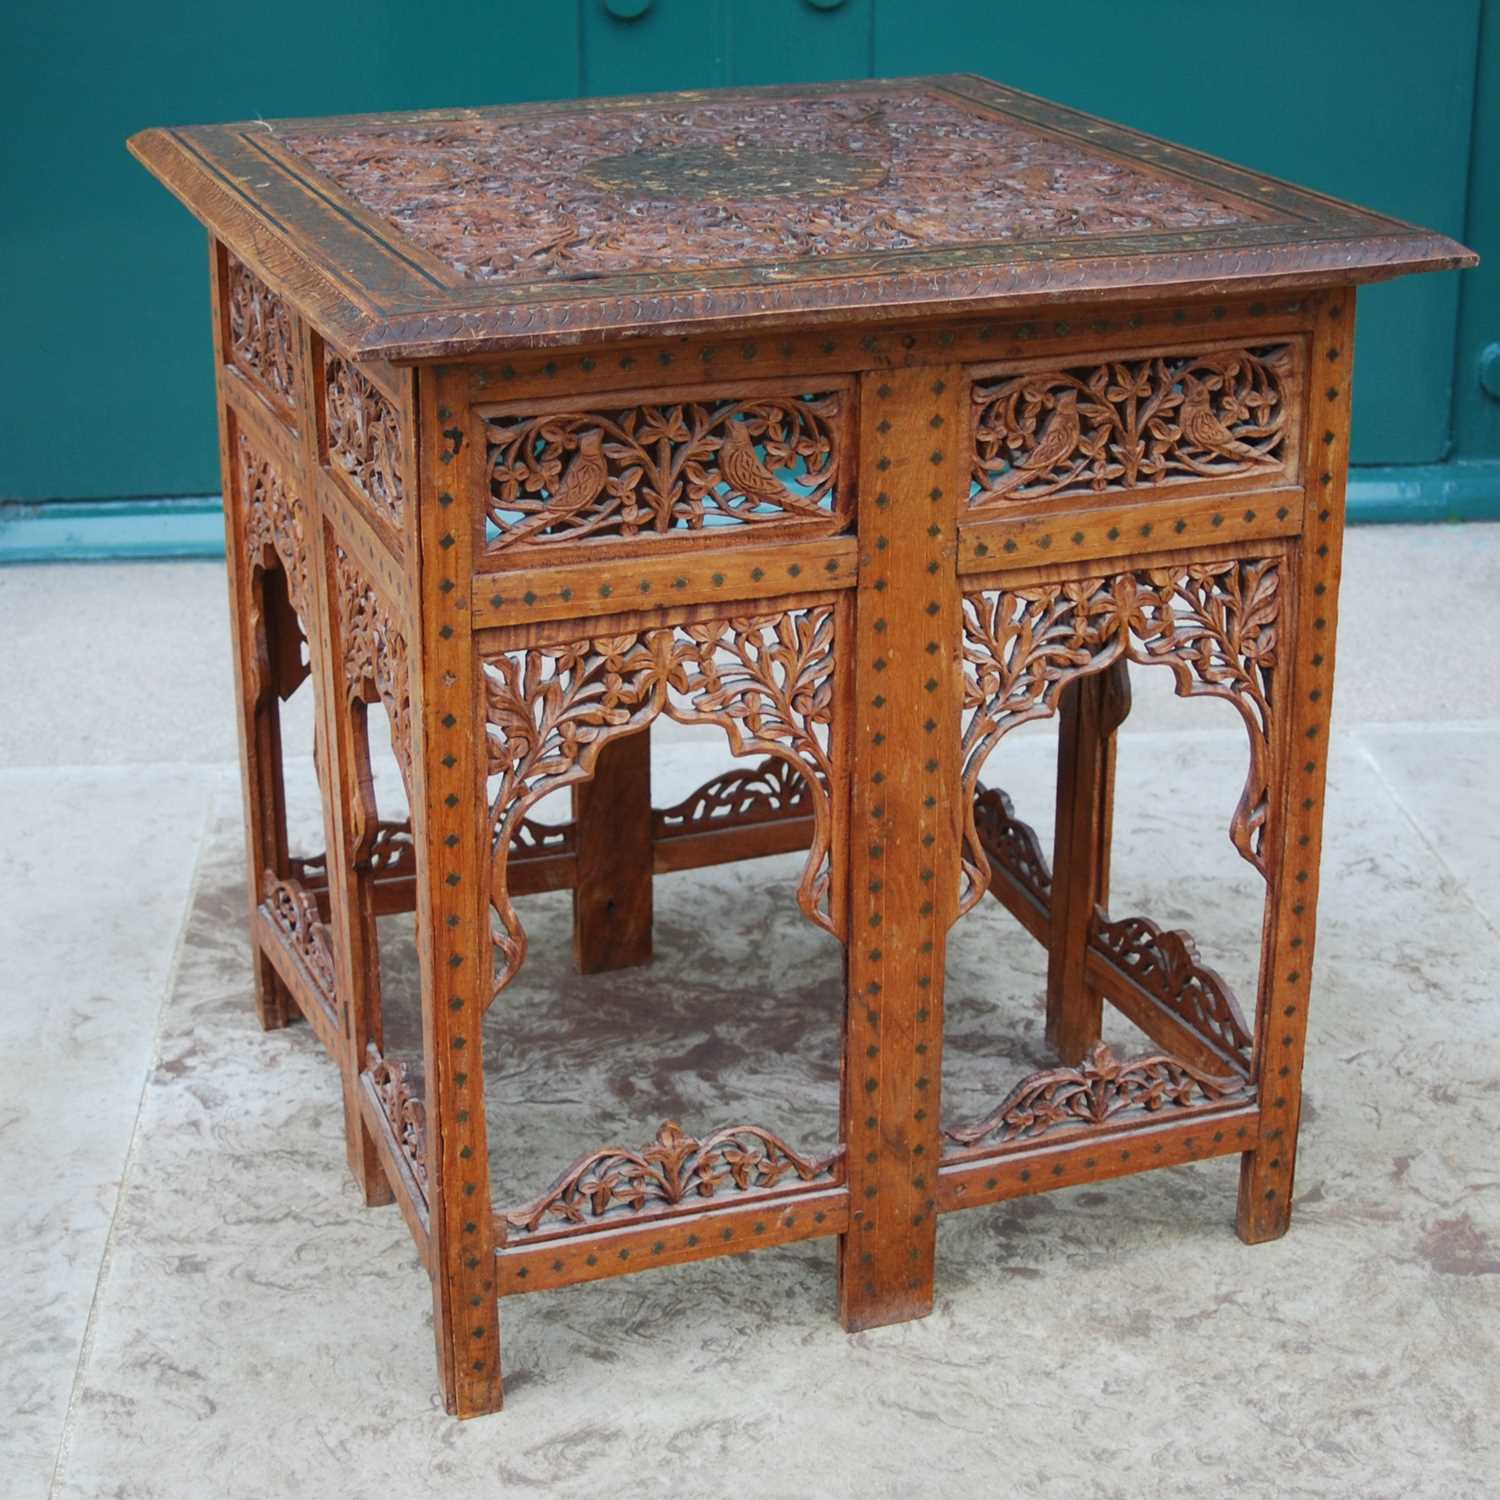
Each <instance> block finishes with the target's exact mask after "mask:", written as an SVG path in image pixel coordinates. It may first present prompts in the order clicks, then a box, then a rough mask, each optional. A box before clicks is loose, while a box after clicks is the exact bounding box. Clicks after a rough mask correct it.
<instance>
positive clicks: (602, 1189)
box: [504, 1120, 843, 1234]
mask: <svg viewBox="0 0 1500 1500" xmlns="http://www.w3.org/2000/svg"><path fill="white" fill-rule="evenodd" d="M790 1177H795V1178H796V1179H797V1180H798V1181H800V1182H808V1183H811V1182H818V1181H820V1180H824V1181H827V1182H828V1183H830V1184H833V1183H837V1182H841V1181H842V1180H843V1148H842V1147H840V1148H839V1149H837V1150H835V1151H833V1152H830V1153H829V1154H828V1155H827V1156H822V1157H817V1158H812V1157H807V1156H803V1155H802V1154H801V1153H800V1152H798V1151H794V1150H793V1149H792V1148H791V1147H790V1146H788V1145H787V1143H786V1142H785V1141H784V1140H782V1139H781V1137H780V1136H776V1135H772V1133H771V1132H770V1131H769V1130H765V1129H762V1128H761V1127H760V1126H759V1125H726V1126H725V1127H724V1128H723V1129H721V1130H716V1131H714V1132H713V1133H712V1134H711V1135H706V1136H704V1137H703V1139H702V1140H697V1139H695V1138H694V1137H693V1136H690V1135H687V1134H685V1133H684V1132H683V1130H682V1127H681V1126H680V1125H678V1123H677V1122H676V1121H675V1120H668V1121H667V1122H666V1123H665V1124H664V1125H663V1126H662V1127H661V1129H660V1130H658V1131H657V1132H656V1139H655V1140H654V1141H652V1142H651V1144H650V1145H649V1146H643V1147H642V1148H641V1149H639V1150H634V1151H633V1150H630V1149H629V1148H627V1147H623V1146H608V1147H606V1148H605V1149H604V1150H602V1151H591V1152H589V1153H588V1155H586V1156H581V1157H579V1158H578V1160H577V1161H575V1162H574V1163H573V1164H572V1166H570V1167H568V1168H567V1170H566V1171H564V1172H563V1174H562V1175H561V1176H560V1177H559V1178H558V1179H557V1180H556V1182H554V1183H553V1184H552V1186H551V1187H550V1188H548V1189H547V1191H546V1192H545V1193H542V1194H541V1195H540V1196H539V1197H537V1198H533V1199H532V1200H531V1202H530V1203H526V1204H523V1205H522V1206H521V1207H520V1208H516V1209H512V1210H510V1211H509V1212H508V1213H506V1214H505V1215H504V1220H505V1224H506V1226H507V1227H508V1228H509V1229H512V1230H514V1231H516V1232H517V1233H519V1234H535V1233H537V1231H538V1230H540V1229H541V1228H542V1227H543V1226H544V1224H548V1223H549V1222H551V1221H557V1222H560V1223H562V1224H566V1225H577V1224H586V1223H588V1222H589V1221H590V1220H599V1219H604V1218H606V1217H607V1216H609V1215H611V1214H613V1215H615V1216H617V1217H619V1216H622V1213H629V1214H632V1215H633V1214H639V1213H642V1212H647V1211H650V1210H652V1209H663V1208H676V1207H678V1206H679V1205H681V1204H684V1203H689V1202H691V1201H692V1200H693V1199H696V1198H712V1197H714V1196H715V1195H716V1194H718V1193H720V1192H723V1191H729V1192H741V1193H747V1192H764V1191H768V1190H770V1189H772V1188H775V1187H776V1186H777V1185H778V1184H779V1183H781V1182H783V1181H784V1180H786V1179H787V1178H790Z"/></svg>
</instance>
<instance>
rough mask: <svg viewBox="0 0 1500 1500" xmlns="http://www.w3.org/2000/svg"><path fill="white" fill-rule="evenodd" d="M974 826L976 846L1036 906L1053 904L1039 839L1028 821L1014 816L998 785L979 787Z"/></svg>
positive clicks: (1013, 811)
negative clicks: (977, 845)
mask: <svg viewBox="0 0 1500 1500" xmlns="http://www.w3.org/2000/svg"><path fill="white" fill-rule="evenodd" d="M974 829H975V832H976V833H977V835H978V839H979V847H980V848H981V849H983V850H984V852H985V853H986V854H987V855H988V856H989V857H990V860H991V861H992V862H993V863H994V864H997V865H999V866H1000V867H1001V869H1003V870H1004V871H1005V872H1006V874H1008V875H1009V876H1010V878H1011V879H1012V880H1014V881H1015V883H1016V884H1017V885H1018V886H1020V887H1021V889H1022V890H1023V891H1025V892H1026V893H1027V895H1029V896H1030V897H1031V899H1032V900H1033V901H1035V902H1036V904H1037V905H1038V906H1041V907H1044V908H1050V907H1051V904H1052V869H1051V867H1050V866H1049V865H1048V863H1047V856H1046V855H1045V854H1043V853H1042V845H1041V840H1040V839H1038V838H1037V835H1036V830H1035V829H1034V828H1033V827H1032V826H1031V824H1030V823H1023V822H1022V821H1021V820H1020V819H1019V818H1018V817H1017V816H1016V809H1015V805H1014V804H1013V803H1012V802H1011V800H1010V798H1009V797H1008V796H1006V794H1005V793H1004V792H1002V791H1001V790H1000V788H999V787H984V786H981V787H980V788H979V792H978V795H977V796H976V797H975V798H974Z"/></svg>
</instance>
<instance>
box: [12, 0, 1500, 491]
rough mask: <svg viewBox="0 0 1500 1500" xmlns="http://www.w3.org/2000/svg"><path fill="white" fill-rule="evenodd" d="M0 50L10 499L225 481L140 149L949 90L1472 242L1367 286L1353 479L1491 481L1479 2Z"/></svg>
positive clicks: (419, 21) (1499, 367) (1498, 25)
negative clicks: (864, 86)
mask: <svg viewBox="0 0 1500 1500" xmlns="http://www.w3.org/2000/svg"><path fill="white" fill-rule="evenodd" d="M7 30H8V34H9V38H10V41H11V45H10V46H9V47H8V48H7V49H5V52H6V55H5V56H4V58H3V60H0V82H3V85H4V90H5V94H4V96H5V98H6V99H7V101H8V105H9V110H10V115H11V118H12V120H13V121H18V122H21V124H20V125H19V127H13V128H12V129H10V130H8V131H7V132H6V135H5V140H4V144H3V146H0V151H3V152H4V154H5V156H4V161H5V165H4V177H3V185H4V192H5V198H4V201H5V206H6V211H5V214H4V219H3V224H0V236H3V245H4V262H3V263H4V269H5V275H4V278H3V283H0V284H3V288H4V290H3V292H0V296H3V297H4V299H5V305H4V307H3V313H4V327H5V328H6V330H7V332H8V334H9V337H10V340H11V343H10V358H9V359H8V360H7V361H6V362H5V370H6V373H5V379H6V381H7V384H8V387H9V388H8V390H7V391H6V392H5V403H4V408H3V409H4V411H5V412H6V414H7V420H8V421H9V422H10V423H11V424H12V425H11V427H10V430H9V431H8V432H7V433H6V434H5V440H4V442H3V444H0V499H12V500H42V499H47V498H54V497H55V498H62V499H68V500H89V499H95V498H106V497H110V498H118V497H129V496H144V497H160V496H170V495H209V494H212V493H214V492H215V491H216V490H217V488H218V479H217V474H216V454H215V447H214V417H213V408H212V399H211V390H210V380H209V368H208V365H209V337H208V318H207V306H206V291H205V287H206V277H205V275H204V271H205V265H204V248H203V238H202V234H201V232H200V231H199V230H198V229H197V227H196V226H195V225H193V224H192V223H191V221H190V220H189V219H188V218H187V216H186V215H185V214H184V213H183V212H182V210H181V209H180V208H178V207H177V205H176V204H175V203H173V202H172V201H171V200H170V199H168V197H167V196H166V195H165V194H164V193H162V192H161V190H160V188H158V187H157V186H156V185H155V184H154V183H152V182H151V181H150V179H149V178H148V177H147V176H146V174H145V173H144V172H142V171H141V170H140V169H139V168H138V167H137V166H136V165H135V164H134V163H133V162H132V161H130V159H129V158H128V157H127V156H126V154H125V151H124V147H123V144H122V142H123V140H124V138H125V136H126V135H127V134H128V133H130V132H131V131H134V130H137V129H139V128H141V127H143V126H146V125H152V124H161V123H185V122H194V121H204V120H212V119H235V118H246V117H253V116H255V115H266V116H277V115H297V114H325V113H340V112H346V111H348V112H352V111H364V110H375V109H393V108H413V107H422V106H435V105H443V104H483V103H495V102H502V101H511V100H520V99H533V98H549V97H566V96H570V95H574V94H608V93H625V92H634V91H637V90H644V89H671V88H695V87H708V86H712V85H716V84H725V83H730V84H735V83H740V84H748V83H780V82H794V81H807V80H814V79H825V78H842V77H859V76H870V75H874V76H883V75H896V74H908V73H921V72H959V71H969V72H979V73H986V74H989V75H990V76H992V77H996V78H1000V79H1003V80H1005V81H1006V82H1008V83H1011V84H1014V85H1016V86H1018V87H1021V88H1026V89H1029V90H1032V91H1033V92H1036V93H1039V94H1044V95H1047V96H1050V97H1053V98H1056V99H1060V100H1062V101H1064V102H1066V103H1068V104H1072V105H1076V106H1078V107H1080V108H1083V109H1087V110H1091V111H1093V112H1095V113H1099V114H1103V115H1106V116H1110V117H1113V118H1115V119H1119V120H1123V121H1126V122H1128V123H1130V124H1133V125H1137V126H1139V127H1140V128H1141V129H1143V130H1147V131H1150V132H1152V133H1155V134H1159V135H1163V136H1167V137H1169V138H1171V139H1174V140H1180V141H1183V142H1186V143H1187V144H1189V145H1193V146H1196V147H1199V148H1201V149H1204V150H1207V151H1211V152H1214V153H1217V154H1219V155H1223V156H1228V157H1232V158H1234V159H1235V160H1237V161H1242V162H1244V163H1246V164H1247V165H1249V166H1251V167H1254V168H1256V169H1257V170H1261V171H1268V172H1272V173H1275V174H1277V175H1280V176H1284V177H1289V178H1292V179H1295V180H1296V181H1299V182H1302V183H1306V184H1308V185H1311V186H1313V187H1317V188H1321V189H1323V190H1325V191H1327V192H1330V193H1333V194H1336V195H1338V196H1340V197H1347V198H1351V199H1354V200H1355V201H1357V202H1360V203H1365V204H1368V205H1370V206H1372V207H1374V208H1377V209H1380V210H1382V211H1383V212H1386V213H1391V214H1395V215H1397V216H1399V217H1402V218H1407V219H1412V220H1416V221H1418V222H1420V223H1422V224H1425V225H1429V226H1431V227H1433V228H1435V229H1439V230H1442V231H1443V232H1445V233H1447V234H1451V235H1454V236H1456V237H1458V238H1462V239H1467V240H1468V242H1469V243H1471V244H1474V245H1475V246H1476V248H1478V249H1479V250H1480V252H1481V254H1482V255H1483V254H1485V252H1486V251H1488V250H1491V248H1492V247H1493V250H1494V255H1493V257H1492V260H1493V262H1494V264H1486V265H1485V266H1482V267H1481V268H1480V269H1479V270H1478V271H1475V272H1469V273H1467V274H1466V279H1461V278H1460V277H1459V276H1457V275H1454V274H1449V275H1443V276H1428V277H1420V278H1414V279H1412V280H1410V281H1408V282H1403V283H1399V284H1396V285H1392V286H1386V287H1375V288H1372V289H1370V290H1369V291H1368V292H1366V293H1365V294H1363V296H1362V299H1361V316H1360V327H1359V342H1360V362H1359V379H1358V384H1357V389H1356V412H1355V422H1356V439H1355V458H1356V461H1357V462H1358V463H1360V464H1362V465H1374V466H1382V468H1381V471H1380V473H1381V475H1382V476H1384V478H1385V479H1386V480H1390V479H1391V476H1395V477H1396V479H1397V480H1400V479H1401V478H1402V476H1411V479H1410V484H1412V485H1416V486H1417V488H1418V489H1421V486H1422V485H1424V484H1426V485H1429V487H1430V485H1431V484H1432V483H1437V485H1438V489H1437V490H1434V491H1433V493H1434V494H1436V493H1438V492H1439V491H1440V490H1441V489H1442V485H1443V484H1444V483H1446V484H1447V485H1448V490H1447V491H1446V492H1444V493H1449V494H1450V497H1451V491H1452V483H1453V476H1455V475H1461V474H1463V473H1468V472H1471V471H1472V472H1473V473H1474V474H1478V475H1480V476H1482V477H1483V476H1490V477H1491V478H1493V475H1494V471H1495V470H1500V395H1491V394H1489V393H1487V392H1486V390H1485V389H1484V387H1483V385H1482V384H1481V379H1480V365H1481V362H1482V356H1483V354H1484V351H1485V350H1486V349H1487V348H1488V347H1489V346H1490V345H1492V344H1496V343H1497V342H1500V35H1497V33H1500V0H1444V3H1442V4H1426V5H1413V4H1410V3H1406V0H1328V3H1324V4H1321V5H1317V6H1309V5H1307V4H1305V3H1298V0H1258V3H1257V4H1255V5H1250V6H1242V7H1234V8H1229V7H1225V6H1222V5H1218V4H1215V3H1212V0H1178V3H1175V4H1171V5H1158V6H1151V7H1146V6H1125V5H1120V4H1119V3H1118V0H1072V3H1071V4H1069V5H1068V6H1066V7H1058V6H1037V5H1034V4H1027V5H1022V4H1018V3H1014V0H924V3H921V4H915V3H898V0H576V3H573V0H569V3H560V0H529V3H514V0H490V3H481V0H458V3H448V4H434V5H428V6H413V5H410V4H406V3H402V0H360V3H358V4H354V3H352V0H325V3H323V4H320V5H317V6H308V5H305V4H302V3H300V0H262V3H261V4H260V5H258V6H255V7H246V6H233V7H231V6H228V5H224V4H222V3H218V4H216V3H212V0H209V3H200V4H197V5H187V4H182V3H176V4H168V3H163V0H148V3H147V4H145V5H141V6H136V7H131V8H121V7H115V6H109V5H105V4H103V3H98V0H96V3H92V4H86V5H72V6H50V7H29V8H27V9H26V10H24V11H23V12H21V13H19V14H18V16H17V17H15V18H13V20H12V21H11V23H10V25H9V27H8V28H7ZM1487 241H1488V243H1486V242H1487ZM1493 363H1494V364H1495V365H1496V368H1495V370H1494V373H1493V377H1492V378H1493V383H1494V385H1495V388H1496V391H1497V392H1500V358H1497V359H1496V360H1495V361H1494V362H1493ZM1465 466H1469V467H1468V468H1466V467H1465ZM1491 466H1493V469H1492V467H1491ZM1433 475H1438V476H1440V478H1439V480H1437V481H1433V480H1432V476H1433ZM1488 483H1489V481H1488V480H1486V485H1488ZM1409 487H1410V486H1409ZM1470 488H1471V489H1472V488H1473V486H1472V485H1471V486H1470ZM1412 493H1413V494H1416V493H1417V491H1416V490H1413V491H1412ZM1423 493H1424V494H1425V493H1426V491H1423ZM1485 493H1486V494H1488V495H1489V496H1490V501H1489V504H1490V505H1491V506H1493V507H1494V510H1493V511H1492V513H1500V479H1495V480H1494V488H1492V489H1491V488H1488V487H1486V489H1485ZM1418 498H1419V499H1420V498H1421V497H1420V496H1418ZM1469 508H1470V509H1473V508H1474V507H1473V506H1472V505H1470V506H1469ZM1479 508H1480V509H1483V508H1484V505H1483V496H1481V503H1480V506H1479Z"/></svg>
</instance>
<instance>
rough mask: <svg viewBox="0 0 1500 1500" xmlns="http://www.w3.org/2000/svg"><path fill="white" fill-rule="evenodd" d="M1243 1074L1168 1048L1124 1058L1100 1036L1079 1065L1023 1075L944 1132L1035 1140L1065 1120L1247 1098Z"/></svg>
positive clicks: (953, 1136) (963, 1142)
mask: <svg viewBox="0 0 1500 1500" xmlns="http://www.w3.org/2000/svg"><path fill="white" fill-rule="evenodd" d="M1253 1092H1254V1091H1253V1089H1252V1087H1251V1085H1250V1083H1249V1081H1248V1080H1247V1079H1244V1078H1241V1077H1239V1076H1237V1075H1230V1076H1228V1077H1218V1076H1216V1075H1214V1074H1212V1073H1206V1072H1204V1071H1203V1070H1202V1069H1201V1068H1195V1067H1193V1066H1192V1064H1190V1063H1186V1062H1183V1060H1182V1059H1181V1058H1179V1057H1172V1056H1170V1055H1169V1054H1167V1053H1163V1052H1158V1053H1149V1054H1146V1055H1143V1056H1140V1057H1132V1058H1126V1059H1123V1060H1122V1059H1120V1058H1117V1057H1116V1056H1115V1054H1114V1053H1113V1052H1112V1051H1111V1050H1110V1049H1109V1047H1108V1046H1107V1045H1106V1044H1105V1043H1104V1042H1095V1043H1094V1045H1093V1046H1092V1047H1091V1048H1090V1049H1089V1053H1088V1056H1087V1057H1085V1058H1084V1060H1083V1062H1082V1063H1081V1064H1080V1065H1079V1066H1078V1067H1076V1068H1046V1069H1043V1070H1042V1071H1041V1072H1038V1073H1032V1074H1030V1075H1029V1076H1028V1077H1026V1078H1023V1079H1022V1080H1021V1081H1020V1082H1019V1083H1018V1084H1017V1085H1016V1086H1015V1088H1013V1089H1012V1090H1011V1091H1010V1092H1009V1093H1008V1094H1007V1095H1006V1096H1005V1098H1004V1099H1002V1100H1001V1101H1000V1103H999V1104H997V1105H996V1106H995V1107H994V1109H992V1110H990V1111H989V1113H988V1114H986V1115H983V1116H981V1117H980V1118H979V1119H977V1120H974V1121H971V1122H970V1123H969V1124H966V1125H954V1126H950V1127H947V1128H945V1129H944V1131H943V1134H944V1135H945V1136H946V1137H947V1138H948V1139H949V1140H950V1141H952V1142H953V1143H954V1144H955V1145H956V1146H959V1147H963V1148H972V1147H975V1146H980V1145H984V1144H991V1145H996V1146H1001V1145H1009V1144H1012V1143H1015V1142H1030V1141H1034V1140H1037V1139H1038V1138H1039V1137H1041V1136H1044V1135H1046V1134H1047V1133H1048V1132H1050V1131H1053V1130H1056V1129H1058V1128H1060V1127H1064V1126H1089V1125H1103V1124H1104V1123H1105V1122H1106V1121H1108V1120H1111V1119H1114V1118H1115V1117H1117V1116H1120V1115H1131V1114H1137V1113H1140V1114H1145V1115H1152V1114H1156V1113H1158V1112H1160V1111H1162V1110H1167V1111H1169V1112H1170V1111H1171V1110H1175V1109H1191V1108H1194V1107H1199V1106H1207V1105H1214V1104H1221V1103H1225V1102H1227V1101H1231V1100H1235V1099H1237V1098H1245V1099H1248V1098H1250V1097H1251V1096H1252V1095H1253Z"/></svg>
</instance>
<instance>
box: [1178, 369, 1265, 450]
mask: <svg viewBox="0 0 1500 1500" xmlns="http://www.w3.org/2000/svg"><path fill="white" fill-rule="evenodd" d="M1178 421H1179V423H1180V425H1181V427H1182V434H1183V436H1184V437H1185V438H1186V439H1187V440H1188V442H1190V443H1191V444H1192V445H1193V446H1194V447H1195V448H1206V449H1207V450H1208V451H1209V452H1210V453H1217V454H1220V455H1221V456H1222V457H1224V458H1246V459H1250V460H1251V461H1254V460H1256V459H1259V458H1262V457H1264V455H1263V454H1260V453H1257V452H1256V451H1255V449H1254V448H1252V447H1250V445H1249V444H1248V443H1242V442H1241V441H1240V440H1239V439H1238V438H1237V437H1236V436H1235V435H1234V434H1233V433H1232V432H1231V431H1230V430H1229V429H1228V428H1227V427H1226V426H1225V425H1224V423H1223V422H1222V421H1221V420H1220V419H1219V416H1218V413H1217V412H1215V411H1214V409H1213V407H1212V406H1211V405H1210V404H1209V391H1208V387H1207V386H1206V385H1204V383H1203V382H1202V381H1201V380H1199V379H1198V377H1197V376H1196V375H1184V376H1183V377H1182V411H1181V412H1180V414H1179V417H1178Z"/></svg>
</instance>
